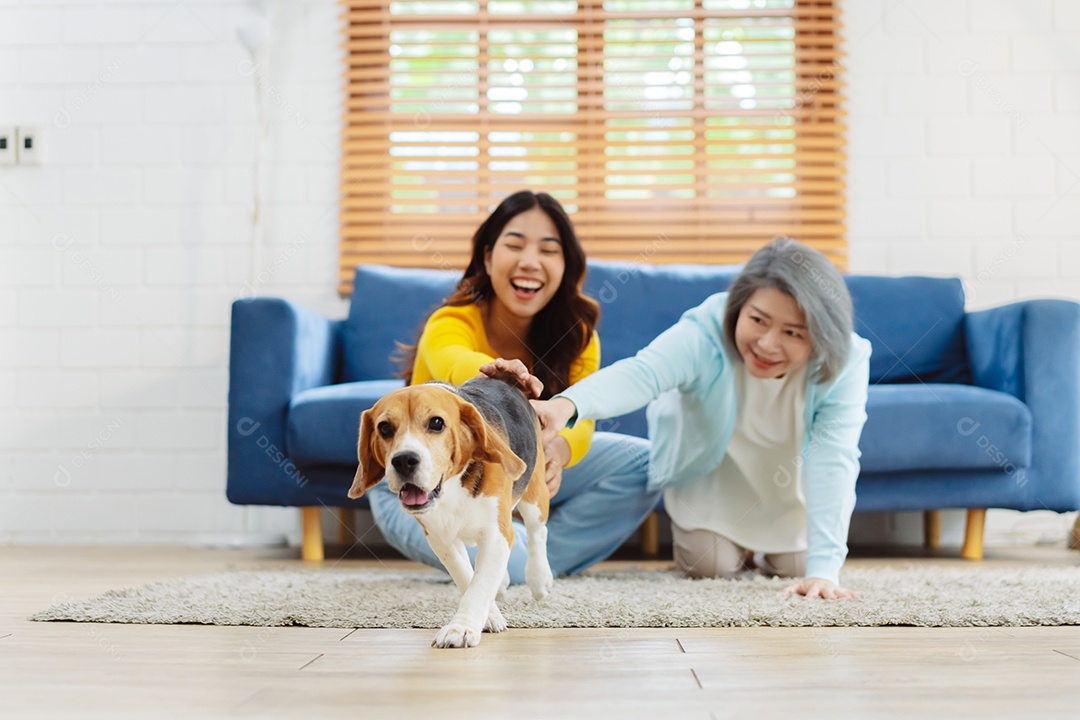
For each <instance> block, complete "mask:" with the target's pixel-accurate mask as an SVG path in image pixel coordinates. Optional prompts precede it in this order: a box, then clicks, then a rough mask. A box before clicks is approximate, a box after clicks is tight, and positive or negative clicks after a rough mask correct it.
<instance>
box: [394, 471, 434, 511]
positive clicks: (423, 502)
mask: <svg viewBox="0 0 1080 720" xmlns="http://www.w3.org/2000/svg"><path fill="white" fill-rule="evenodd" d="M442 483H443V481H442V478H440V479H439V484H438V485H436V486H435V489H434V490H432V491H431V492H425V491H424V490H422V489H420V487H419V486H417V485H414V484H412V483H405V485H404V486H403V487H402V488H401V492H399V493H398V499H399V500H400V501H401V504H402V505H403V506H404V507H405V509H406V510H408V511H409V512H411V513H415V512H421V511H423V510H426V509H428V508H429V507H430V506H431V504H432V503H433V502H435V501H436V500H438V499H439V495H441V494H442Z"/></svg>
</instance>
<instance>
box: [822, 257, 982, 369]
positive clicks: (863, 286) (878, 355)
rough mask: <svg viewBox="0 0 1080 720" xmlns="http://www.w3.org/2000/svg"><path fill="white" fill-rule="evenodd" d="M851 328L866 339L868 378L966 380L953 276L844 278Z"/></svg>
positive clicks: (959, 294) (960, 295) (960, 293)
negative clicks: (850, 307)
mask: <svg viewBox="0 0 1080 720" xmlns="http://www.w3.org/2000/svg"><path fill="white" fill-rule="evenodd" d="M844 279H845V281H846V282H847V286H848V290H849V291H850V292H851V299H852V302H853V303H854V304H855V332H856V333H858V334H859V335H860V336H862V337H864V338H866V339H867V340H869V341H870V344H871V345H872V346H873V348H874V353H873V355H871V356H870V382H871V383H879V382H886V383H896V382H900V383H904V382H924V383H949V382H959V383H969V382H971V379H970V374H969V372H968V362H967V351H966V349H965V348H966V345H965V342H964V290H963V286H962V285H961V283H960V281H959V280H958V279H956V278H930V277H877V276H873V275H848V276H846V277H845V278H844Z"/></svg>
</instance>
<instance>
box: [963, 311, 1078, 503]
mask: <svg viewBox="0 0 1080 720" xmlns="http://www.w3.org/2000/svg"><path fill="white" fill-rule="evenodd" d="M964 330H965V335H966V338H967V351H968V360H969V362H970V364H971V373H972V378H973V380H974V382H975V384H976V385H978V386H980V387H986V388H990V389H992V390H998V391H1001V392H1005V393H1008V394H1010V395H1012V396H1014V397H1016V398H1019V399H1020V400H1022V401H1023V402H1024V403H1025V404H1027V406H1028V408H1029V409H1030V410H1031V414H1032V419H1033V422H1032V440H1031V456H1032V457H1031V467H1030V468H1029V469H1028V472H1027V473H1026V475H1024V476H1018V477H1017V482H1023V483H1026V486H1025V488H1024V489H1025V491H1026V492H1027V494H1028V498H1027V499H1028V505H1029V507H1028V509H1032V510H1038V509H1049V510H1057V511H1059V512H1063V511H1068V510H1076V509H1077V508H1080V370H1078V362H1080V304H1077V303H1075V302H1071V301H1068V300H1029V301H1025V302H1017V303H1011V304H1009V305H1004V306H1002V307H997V308H991V309H989V310H981V311H977V312H971V313H968V314H967V316H966V317H965V319H964Z"/></svg>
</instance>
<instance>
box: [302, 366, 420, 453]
mask: <svg viewBox="0 0 1080 720" xmlns="http://www.w3.org/2000/svg"><path fill="white" fill-rule="evenodd" d="M404 385H405V383H404V381H402V380H373V381H370V382H350V383H340V384H338V385H326V386H323V387H317V388H312V389H310V390H305V391H303V392H301V393H297V395H296V396H295V397H293V399H292V402H291V403H289V417H288V422H287V423H286V426H285V451H286V452H287V453H288V455H289V457H290V458H292V460H293V462H295V463H296V464H298V465H310V464H315V463H344V464H353V465H355V464H356V440H357V437H358V435H359V431H360V413H362V412H364V411H365V410H367V409H368V408H369V407H371V406H372V405H374V404H375V403H376V402H377V401H378V400H379V398H381V397H382V396H383V395H385V394H386V393H388V392H391V391H392V390H397V389H398V388H400V387H403V386H404Z"/></svg>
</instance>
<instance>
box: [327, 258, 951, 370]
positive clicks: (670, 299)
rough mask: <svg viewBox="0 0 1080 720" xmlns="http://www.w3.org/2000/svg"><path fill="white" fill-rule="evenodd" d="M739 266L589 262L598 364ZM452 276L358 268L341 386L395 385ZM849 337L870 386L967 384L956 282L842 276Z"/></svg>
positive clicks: (632, 348)
mask: <svg viewBox="0 0 1080 720" xmlns="http://www.w3.org/2000/svg"><path fill="white" fill-rule="evenodd" d="M740 267H741V266H737V265H662V264H652V263H644V262H637V263H636V262H619V261H605V260H590V261H589V272H588V275H587V276H586V280H585V292H586V293H587V294H588V295H590V296H592V297H593V298H595V299H596V300H597V302H599V303H600V325H599V327H598V331H599V333H600V341H601V353H602V365H605V366H606V365H610V364H611V363H613V362H615V361H617V360H621V359H622V358H625V357H629V356H630V355H633V354H634V353H636V352H637V351H638V350H640V349H641V348H643V347H644V346H645V345H647V344H648V343H649V341H651V340H652V339H653V338H654V337H656V336H657V335H659V334H660V333H661V332H663V331H664V330H665V329H667V328H668V327H670V326H671V325H672V324H674V323H675V322H676V321H677V320H678V319H679V317H680V316H681V315H682V313H683V312H685V311H686V310H688V309H689V308H692V307H694V306H695V305H698V304H700V303H701V302H702V301H704V300H705V298H707V297H708V296H709V295H712V294H713V293H717V292H722V291H724V290H727V288H728V286H729V285H730V284H731V281H732V280H733V279H734V277H735V276H736V275H737V274H738V271H739V270H740ZM460 277H461V274H460V272H458V271H447V270H427V269H416V268H394V267H387V266H383V265H361V266H359V267H357V269H356V282H355V285H354V290H353V298H352V304H351V306H350V310H349V318H348V322H347V323H346V326H345V338H344V346H345V350H344V353H345V357H344V364H343V368H344V370H343V377H342V378H341V379H342V380H344V381H353V380H377V379H383V378H388V377H393V376H395V375H396V374H397V373H398V371H399V370H400V366H399V365H397V364H396V363H394V362H393V360H392V357H393V356H394V355H396V354H397V346H396V343H397V342H401V343H405V344H413V343H415V342H416V339H417V337H418V336H419V332H420V328H421V325H422V324H423V322H424V320H425V319H426V318H427V316H428V315H429V314H430V313H431V312H432V311H433V310H435V309H436V308H437V307H438V306H439V305H440V304H441V303H442V301H443V299H444V298H445V297H447V296H448V295H449V294H450V293H451V292H452V291H453V289H454V287H455V285H456V283H457V281H458V280H459V279H460ZM845 280H846V281H847V285H848V288H849V290H850V291H851V295H852V300H853V302H854V304H855V331H856V332H857V333H858V334H859V335H861V336H862V337H865V338H866V339H867V340H869V341H870V343H871V344H872V345H873V348H874V353H873V356H872V357H871V360H870V381H871V382H873V383H878V382H886V383H895V382H918V381H921V382H969V373H968V364H967V355H966V351H965V344H964V336H963V318H964V297H963V289H962V286H961V283H960V281H959V280H957V279H955V278H928V277H899V278H894V277H878V276H870V275H848V276H846V277H845Z"/></svg>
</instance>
